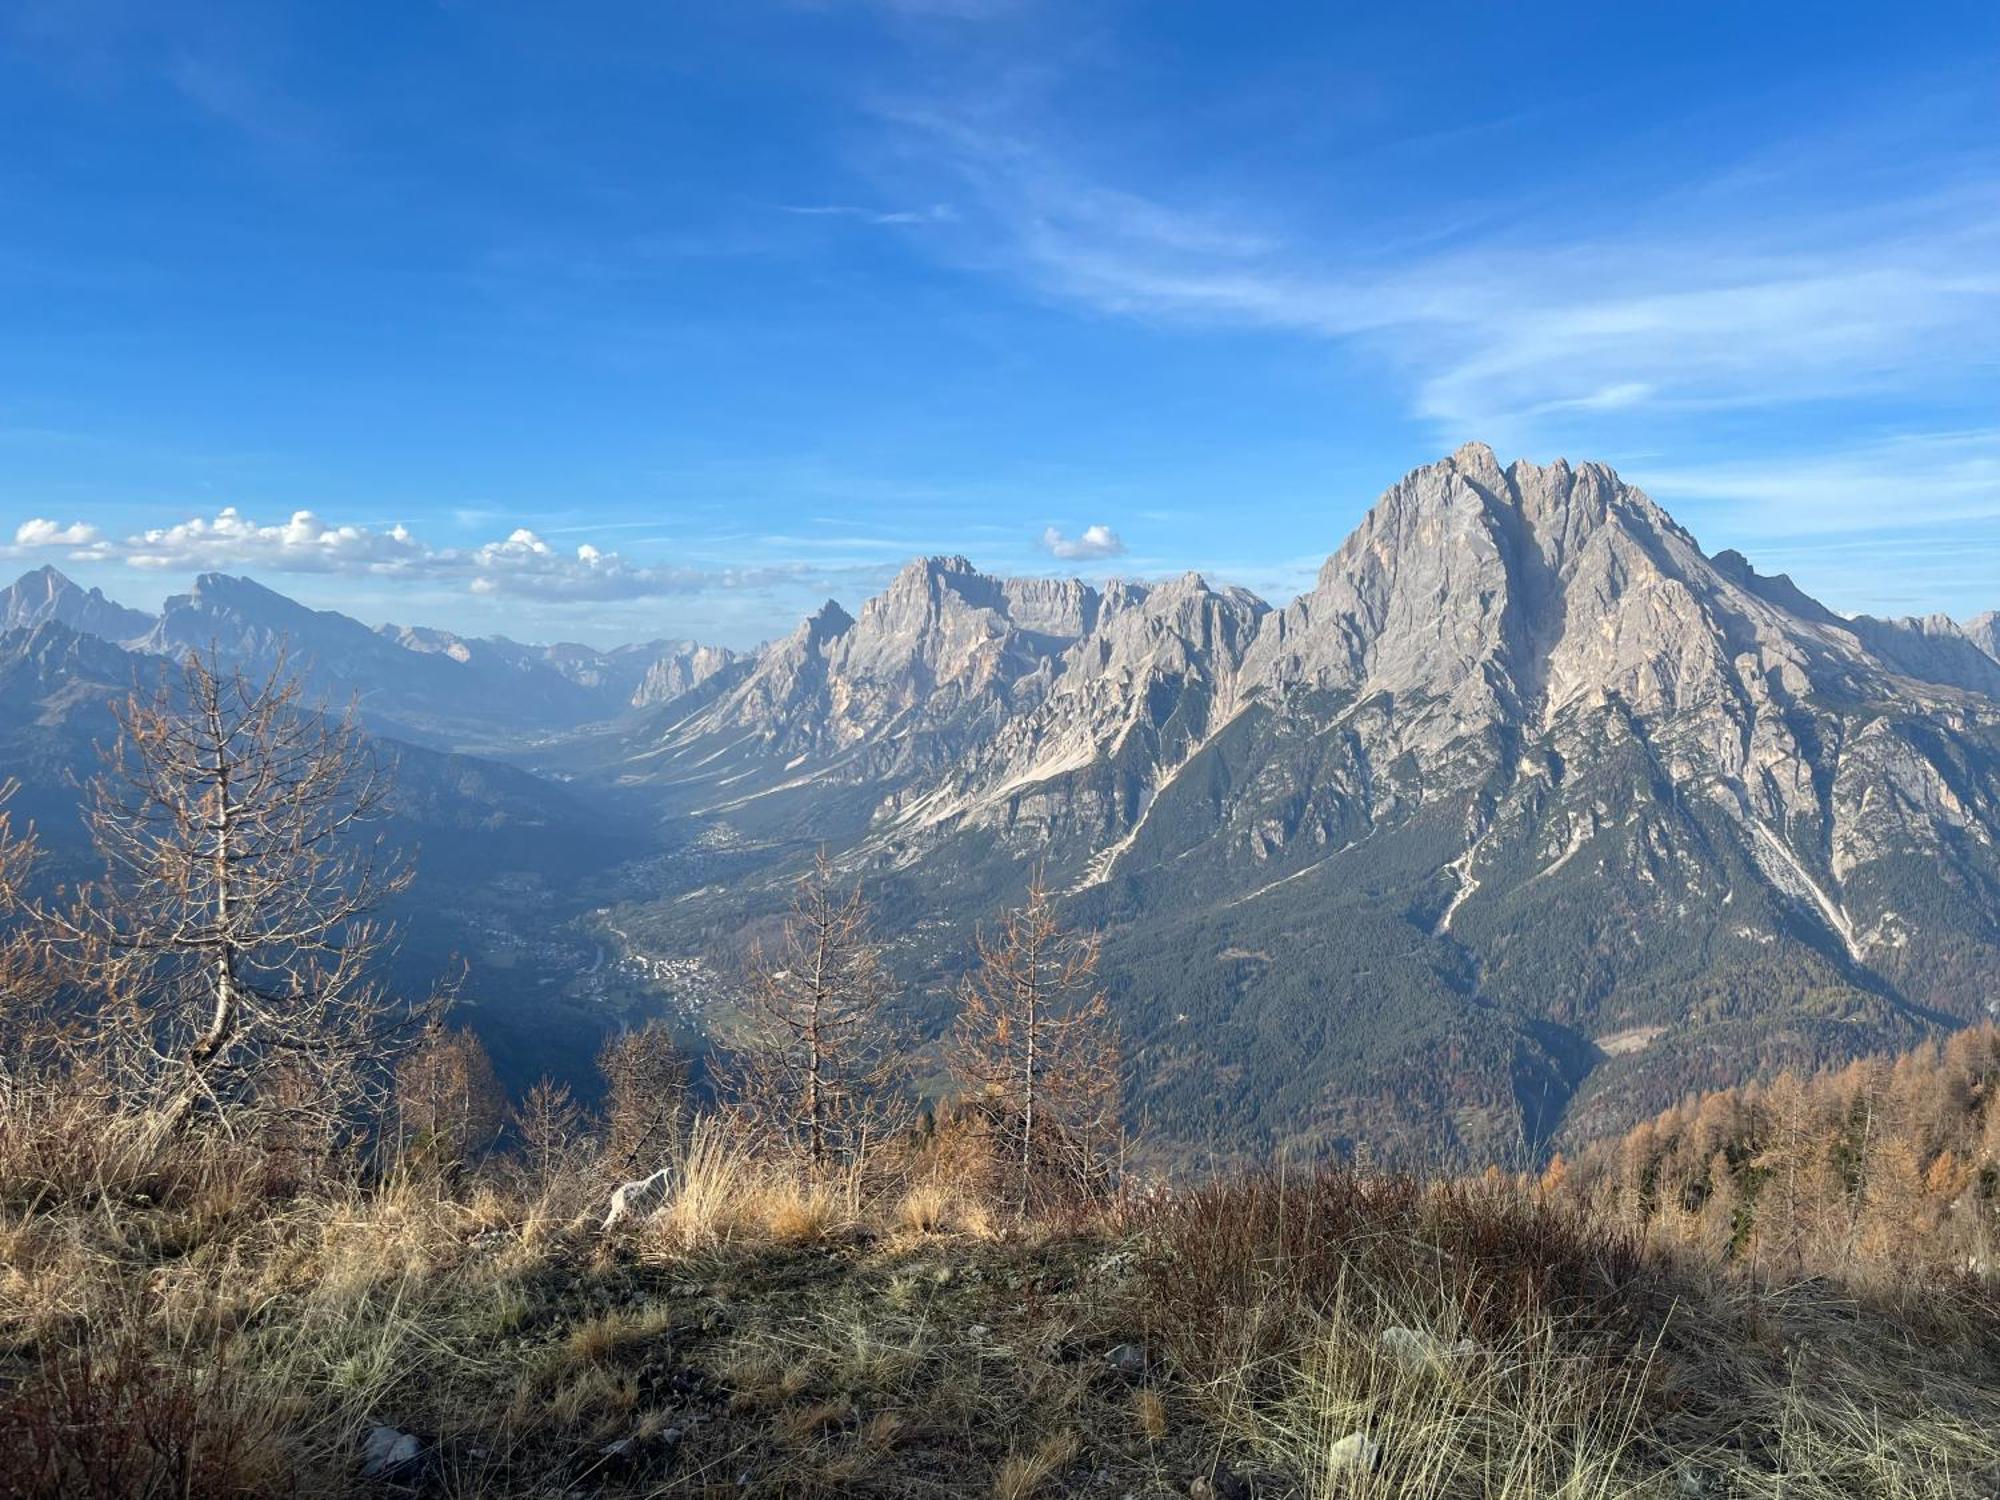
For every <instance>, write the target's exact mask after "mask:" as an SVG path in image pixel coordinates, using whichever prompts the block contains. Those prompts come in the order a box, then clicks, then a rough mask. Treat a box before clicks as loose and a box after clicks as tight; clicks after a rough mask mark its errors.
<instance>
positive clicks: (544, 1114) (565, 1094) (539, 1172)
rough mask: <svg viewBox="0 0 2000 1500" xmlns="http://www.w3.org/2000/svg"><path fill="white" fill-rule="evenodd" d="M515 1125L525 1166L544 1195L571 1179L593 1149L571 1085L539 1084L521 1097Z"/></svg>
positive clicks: (514, 1113)
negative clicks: (589, 1148) (576, 1167)
mask: <svg viewBox="0 0 2000 1500" xmlns="http://www.w3.org/2000/svg"><path fill="white" fill-rule="evenodd" d="M513 1122H514V1134H515V1136H516V1138H517V1139H518V1140H519V1141H520V1143H521V1165H522V1166H523V1167H524V1168H526V1170H527V1174H528V1176H529V1178H530V1180H532V1181H533V1182H534V1183H535V1184H536V1186H538V1187H540V1188H541V1189H542V1190H544V1191H547V1190H548V1189H549V1188H550V1187H551V1186H552V1185H553V1184H554V1183H555V1182H557V1181H558V1180H559V1179H561V1178H563V1177H567V1176H569V1175H570V1173H571V1169H572V1168H574V1167H575V1166H576V1165H577V1164H578V1163H579V1162H580V1161H581V1160H582V1158H583V1155H584V1152H585V1151H586V1150H587V1149H588V1147H589V1145H590V1141H589V1138H588V1136H587V1135H586V1133H585V1130H584V1118H583V1111H582V1110H581V1109H580V1108H578V1106H577V1102H576V1099H575V1097H574V1096H572V1095H571V1093H570V1091H569V1087H568V1085H566V1084H561V1083H557V1082H556V1081H555V1080H554V1079H551V1078H543V1079H541V1080H539V1081H538V1082H537V1083H536V1084H535V1085H534V1087H533V1088H531V1089H529V1090H528V1092H527V1093H526V1094H524V1095H522V1096H521V1102H520V1103H519V1104H517V1105H515V1106H514V1110H513Z"/></svg>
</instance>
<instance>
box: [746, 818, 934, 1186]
mask: <svg viewBox="0 0 2000 1500" xmlns="http://www.w3.org/2000/svg"><path fill="white" fill-rule="evenodd" d="M892 994H893V991H892V987H891V984H890V981H889V976H888V974H887V972H886V971H885V969H884V968H883V965H882V956H881V951H880V950H879V949H878V948H877V947H876V946H875V944H874V942H873V940H872V939H871V938H870V937H869V933H868V906H867V903H866V902H865V901H864V900H863V899H862V895H861V888H860V886H859V885H858V884H857V885H855V886H854V887H852V888H851V889H847V890H843V889H842V887H841V882H840V880H839V877H838V876H837V874H836V873H835V871H834V869H833V866H832V865H831V864H830V863H829V862H828V860H827V858H826V856H825V854H824V853H822V854H821V855H820V856H819V858H818V859H817V860H816V861H815V863H814V866H813V869H812V872H811V873H810V874H808V875H806V876H804V877H803V878H802V879H801V880H800V881H799V883H798V889H797V891H796V893H795V894H794V897H793V901H792V910H791V914H790V916H789V917H788V918H787V919H786V922H785V932H784V937H783V939H782V941H781V942H780V943H779V944H778V946H777V947H776V949H775V950H773V951H769V952H767V951H765V950H764V949H763V948H762V947H759V948H758V949H757V950H756V951H755V952H754V953H753V954H752V956H751V960H750V983H749V987H748V991H747V993H746V995H745V997H744V1011H745V1019H746V1021H747V1026H746V1031H745V1036H744V1042H743V1047H742V1055H741V1057H740V1059H739V1071H740V1073H741V1087H742V1091H743V1093H744V1095H745V1099H746V1102H747V1103H748V1104H749V1105H750V1106H751V1109H752V1113H753V1116H754V1117H755V1118H756V1119H758V1120H759V1121H761V1122H762V1123H763V1124H764V1125H765V1126H766V1127H767V1128H769V1129H770V1130H772V1131H773V1132H774V1134H775V1135H776V1137H777V1139H778V1142H779V1144H781V1145H782V1146H783V1147H784V1148H785V1149H787V1150H788V1151H790V1152H792V1153H794V1154H796V1155H798V1156H800V1157H802V1158H803V1159H804V1161H805V1162H806V1164H807V1165H808V1166H810V1167H811V1168H812V1169H813V1170H814V1171H826V1170H828V1169H830V1168H832V1167H835V1166H838V1165H840V1164H842V1163H843V1162H846V1161H849V1160H851V1159H852V1158H853V1156H854V1154H855V1153H856V1152H858V1151H859V1150H860V1149H861V1147H862V1146H863V1144H864V1138H865V1137H866V1136H867V1135H868V1134H869V1133H870V1132H871V1131H872V1132H874V1133H876V1134H878V1135H879V1134H880V1132H881V1131H882V1130H884V1129H885V1128H887V1127H888V1125H889V1124H890V1122H891V1117H892V1116H893V1115H895V1114H896V1113H897V1109H898V1102H897V1101H896V1100H895V1099H894V1097H893V1095H892V1092H891V1088H890V1084H891V1080H892V1077H893V1073H894V1068H895V1064H896V1061H897V1059H896V1056H895V1051H896V1048H895V1038H894V1035H893V1032H892V1030H891V1028H890V1026H889V1024H888V1015H887V1006H888V1002H889V1001H890V999H891V997H892Z"/></svg>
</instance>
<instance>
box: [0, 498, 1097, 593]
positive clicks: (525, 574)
mask: <svg viewBox="0 0 2000 1500" xmlns="http://www.w3.org/2000/svg"><path fill="white" fill-rule="evenodd" d="M1092 530H1093V531H1102V530H1103V528H1101V527H1096V528H1092ZM1087 537H1088V533H1086V538H1087ZM36 555H55V556H61V557H63V558H64V559H65V560H68V561H72V562H95V563H119V564H123V565H125V566H127V567H131V568H139V569H144V570H146V571H150V572H170V571H180V572H191V573H198V572H208V571H211V570H215V571H227V570H230V569H239V568H248V569H256V570H259V571H265V572H274V573H308V574H332V575H339V576H345V577H355V578H385V579H407V580H412V581H422V582H429V583H447V584H463V585H464V586H465V587H466V588H468V589H470V590H471V591H472V592H474V593H477V594H487V595H503V596H505V595H511V596H516V597H520V598H526V599H539V600H599V601H612V600H629V599H648V598H656V597H659V596H661V595H665V594H688V593H699V592H702V591H704V590H709V589H728V588H743V587H753V586H757V585H761V584H765V583H771V582H776V581H781V580H786V579H792V578H796V577H799V576H800V575H801V573H802V572H803V571H805V570H802V569H798V568H786V567H765V568H713V569H707V568H694V567H682V566H674V565H670V564H655V563H642V562H635V561H632V560H630V559H627V558H625V557H623V556H621V555H620V554H619V553H617V552H614V551H607V550H605V549H603V548H600V547H597V546H594V545H593V544H591V543H589V542H584V543H581V544H580V545H578V546H577V547H575V548H574V549H563V548H558V547H556V546H554V545H552V544H551V543H549V542H548V541H546V540H544V539H543V538H542V537H540V536H538V535H537V534H536V533H535V532H533V531H531V530H529V529H527V528H526V527H520V528H516V529H515V530H514V531H513V532H511V533H509V535H508V536H506V537H505V538H504V539H502V540H500V541H493V542H486V543H483V544H481V545H478V546H473V547H437V546H432V545H431V544H430V543H428V542H426V541H423V540H421V539H420V538H418V537H417V536H416V535H414V534H413V533H412V532H411V531H410V529H409V528H408V527H407V526H403V525H400V524H399V525H394V526H390V527H387V528H376V527H370V526H357V525H333V524H330V523H328V522H326V521H324V520H322V519H321V518H320V517H319V516H317V515H315V514H314V513H313V512H312V511H309V510H299V511H294V512H293V513H292V515H291V517H290V519H289V520H286V521H283V522H279V523H276V524H270V525H266V524H260V523H259V522H257V521H255V520H253V519H252V518H251V517H249V516H246V515H244V514H243V513H242V512H241V511H239V510H237V509H236V507H234V506H224V507H223V508H222V509H221V510H219V511H217V512H216V514H215V515H214V516H213V517H201V516H196V517H194V518H192V519H190V520H187V521H182V522H179V523H177V524H175V525H172V526H161V527H154V528H152V529H150V530H146V531H141V532H137V533H135V534H133V535H130V536H127V537H125V538H123V539H122V540H114V539H110V538H107V537H105V536H104V535H103V533H102V532H101V531H100V530H99V528H98V527H96V526H94V525H91V524H89V523H87V522H82V521H70V522H60V521H55V520H51V519H48V518H46V517H41V516H37V517H33V518H31V519H29V520H27V521H24V522H23V523H22V524H21V525H20V526H19V527H17V528H16V530H15V533H14V542H13V545H12V546H9V547H0V557H12V558H26V557H33V556H36ZM1078 555H1085V554H1078Z"/></svg>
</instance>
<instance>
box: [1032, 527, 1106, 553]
mask: <svg viewBox="0 0 2000 1500" xmlns="http://www.w3.org/2000/svg"><path fill="white" fill-rule="evenodd" d="M1042 549H1043V550H1044V551H1046V552H1047V553H1048V554H1049V555H1050V556H1052V557H1060V558H1062V559H1063V560H1064V561H1066V562H1068V561H1075V560H1078V559H1081V558H1092V557H1117V556H1119V555H1121V554H1122V553H1123V552H1124V551H1125V543H1124V542H1123V541H1121V540H1120V539H1119V536H1118V533H1117V532H1115V531H1113V530H1112V529H1111V528H1110V527H1109V526H1086V527H1084V528H1083V533H1082V535H1080V536H1073V537H1071V536H1064V535H1063V534H1062V532H1061V531H1060V530H1058V529H1057V528H1056V527H1054V526H1051V527H1049V529H1048V530H1046V531H1044V532H1043V533H1042Z"/></svg>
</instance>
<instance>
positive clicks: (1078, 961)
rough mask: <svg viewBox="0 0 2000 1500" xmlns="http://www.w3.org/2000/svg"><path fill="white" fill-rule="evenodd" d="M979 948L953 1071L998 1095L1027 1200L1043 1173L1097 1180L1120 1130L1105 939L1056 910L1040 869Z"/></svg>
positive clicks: (1076, 1182) (963, 1001) (992, 1100)
mask: <svg viewBox="0 0 2000 1500" xmlns="http://www.w3.org/2000/svg"><path fill="white" fill-rule="evenodd" d="M978 949H979V967H978V968H977V969H976V970H974V971H973V972H972V973H971V974H969V975H968V976H967V977H966V980H965V983H964V985H963V986H962V988H961V991H960V1008H959V1018H958V1026H957V1030H956V1033H955V1035H954V1037H953V1044H952V1047H951V1051H950V1064H951V1070H952V1073H953V1075H954V1077H956V1078H957V1079H958V1081H959V1083H960V1084H961V1085H962V1086H964V1087H965V1088H966V1089H967V1090H968V1091H969V1092H972V1093H974V1094H976V1095H979V1096H983V1097H984V1098H985V1100H986V1101H987V1102H988V1103H989V1104H990V1105H991V1107H992V1109H993V1113H994V1118H995V1121H996V1124H997V1125H998V1128H999V1129H1000V1130H1001V1132H1002V1133H1003V1138H1005V1139H1006V1140H1007V1142H1008V1144H1009V1147H1010V1151H1009V1154H1010V1156H1011V1157H1012V1159H1013V1162H1014V1164H1015V1166H1016V1167H1017V1168H1018V1171H1019V1192H1020V1201H1021V1204H1022V1206H1023V1207H1024V1208H1025V1207H1026V1206H1027V1204H1028V1201H1029V1199H1030V1198H1031V1197H1033V1196H1034V1195H1035V1192H1036V1185H1037V1178H1038V1177H1040V1176H1042V1175H1044V1174H1053V1175H1054V1176H1055V1177H1056V1178H1057V1179H1058V1180H1062V1181H1065V1182H1067V1183H1068V1184H1070V1185H1073V1186H1076V1187H1081V1188H1088V1187H1090V1186H1091V1185H1092V1184H1093V1182H1094V1180H1095V1179H1096V1178H1097V1177H1098V1176H1099V1175H1100V1174H1101V1173H1102V1172H1103V1170H1104V1168H1105V1164H1106V1162H1107V1160H1108V1155H1107V1152H1106V1150H1105V1148H1106V1146H1107V1145H1108V1143H1109V1141H1110V1139H1111V1138H1112V1137H1113V1136H1115V1135H1116V1133H1117V1129H1118V1051H1117V1043H1116V1040H1115V1038H1114V1037H1113V1034H1112V1029H1111V1016H1110V1010H1109V1007H1108V1006H1107V1005H1106V1003H1105V997H1104V991H1103V990H1102V989H1100V988H1099V987H1098V984H1097V962H1098V951H1099V945H1098V940H1097V938H1096V937H1095V936H1094V935H1089V934H1083V933H1077V932H1073V931H1070V930H1068V929H1066V928H1064V927H1063V926H1062V924H1061V923H1060V922H1058V921H1057V919H1056V910H1055V902H1054V901H1053V899H1052V898H1051V897H1050V895H1049V892H1048V887H1047V886H1046V885H1044V884H1043V882H1042V878H1041V876H1040V874H1039V873H1038V874H1037V875H1036V876H1035V878H1034V880H1033V882H1032V883H1031V884H1030V885H1029V887H1028V899H1027V901H1026V902H1025V903H1024V904H1023V905H1021V906H1019V907H1016V908H1014V909H1012V910H1010V911H1008V912H1006V913H1005V914H1003V915H1002V917H1001V919H1000V925H999V930H998V932H996V933H994V934H992V935H991V936H990V937H989V936H988V935H987V934H986V933H984V932H982V933H981V934H980V935H979V938H978Z"/></svg>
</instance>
